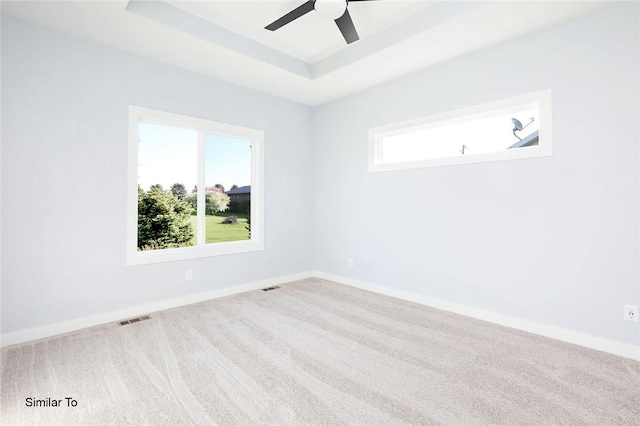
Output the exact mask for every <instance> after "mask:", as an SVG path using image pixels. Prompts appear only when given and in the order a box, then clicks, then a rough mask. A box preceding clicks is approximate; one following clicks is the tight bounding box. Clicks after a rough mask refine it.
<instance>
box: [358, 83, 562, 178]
mask: <svg viewBox="0 0 640 426" xmlns="http://www.w3.org/2000/svg"><path fill="white" fill-rule="evenodd" d="M532 107H538V108H539V111H540V129H539V144H538V145H536V146H529V147H524V148H518V149H508V150H504V151H498V152H491V153H481V154H470V155H459V156H452V157H443V158H433V159H426V160H417V161H405V162H396V163H383V158H382V145H383V139H384V138H385V137H390V136H397V135H402V134H406V133H411V132H416V131H421V130H426V129H429V128H437V127H443V126H449V125H453V124H457V123H464V122H467V121H472V120H477V119H482V118H489V117H493V116H496V115H500V114H507V113H510V112H517V111H518V110H525V109H529V108H532ZM551 125H552V124H551V90H543V91H539V92H533V93H528V94H526V95H521V96H515V97H512V98H508V99H502V100H499V101H494V102H488V103H485V104H482V105H476V106H472V107H467V108H461V109H457V110H454V111H449V112H445V113H440V114H435V115H430V116H427V117H421V118H417V119H413V120H407V121H402V122H398V123H393V124H388V125H385V126H379V127H373V128H370V129H369V172H386V171H393V170H404V169H416V168H428V167H440V166H451V165H457V164H473V163H484V162H490V161H506V160H516V159H524V158H536V157H546V156H551V155H552V140H551Z"/></svg>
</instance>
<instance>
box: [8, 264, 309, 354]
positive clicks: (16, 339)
mask: <svg viewBox="0 0 640 426" xmlns="http://www.w3.org/2000/svg"><path fill="white" fill-rule="evenodd" d="M311 276H312V274H311V272H299V273H297V274H291V275H284V276H281V277H276V278H270V279H266V280H260V281H253V282H249V283H245V284H239V285H235V286H231V287H225V288H220V289H216V290H211V291H206V292H202V293H195V294H190V295H186V296H181V297H176V298H174V299H166V300H160V301H157V302H153V303H147V304H144V305H138V306H132V307H130V308H125V309H119V310H117V311H111V312H104V313H102V314H97V315H91V316H88V317H82V318H76V319H72V320H69V321H62V322H57V323H54V324H48V325H43V326H40V327H34V328H29V329H26V330H19V331H14V332H13V333H6V334H2V335H0V347H6V346H10V345H16V344H19V343H25V342H31V341H34V340H40V339H45V338H49V337H53V336H57V335H59V334H63V333H69V332H72V331H77V330H81V329H83V328H87V327H93V326H96V325H102V324H107V323H110V322H116V321H118V320H121V319H126V318H132V317H138V316H140V315H145V314H148V313H153V312H157V311H162V310H165V309H171V308H177V307H180V306H184V305H190V304H193V303H198V302H203V301H207V300H212V299H218V298H220V297H226V296H231V295H233V294H238V293H244V292H247V291H253V290H258V289H261V288H265V287H271V286H274V285H281V284H285V283H288V282H291V281H297V280H302V279H305V278H310V277H311Z"/></svg>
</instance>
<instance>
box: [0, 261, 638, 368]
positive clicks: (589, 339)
mask: <svg viewBox="0 0 640 426" xmlns="http://www.w3.org/2000/svg"><path fill="white" fill-rule="evenodd" d="M312 277H315V278H321V279H325V280H329V281H333V282H335V283H338V284H343V285H348V286H350V287H355V288H359V289H362V290H367V291H371V292H374V293H378V294H383V295H385V296H390V297H395V298H397V299H402V300H407V301H410V302H414V303H419V304H421V305H425V306H430V307H432V308H436V309H440V310H443V311H448V312H454V313H457V314H460V315H465V316H468V317H471V318H476V319H480V320H483V321H488V322H491V323H494V324H499V325H503V326H505V327H509V328H514V329H516V330H522V331H527V332H529V333H533V334H537V335H540V336H544V337H549V338H551V339H556V340H560V341H563V342H568V343H572V344H575V345H579V346H584V347H586V348H590V349H595V350H598V351H602V352H607V353H610V354H613V355H618V356H622V357H625V358H630V359H633V360H636V361H640V345H639V346H635V345H630V344H626V343H621V342H616V341H615V340H609V339H605V338H602V337H596V336H592V335H589V334H585V333H579V332H576V331H571V330H566V329H563V328H559V327H554V326H550V325H546V324H540V323H537V322H534V321H529V320H524V319H521V318H516V317H512V316H509V315H503V314H499V313H496V312H491V311H485V310H482V309H478V308H474V307H471V306H466V305H460V304H457V303H452V302H448V301H445V300H440V299H434V298H431V297H427V296H422V295H419V294H416V293H411V292H407V291H402V290H396V289H393V288H390V287H386V286H382V285H377V284H371V283H368V282H364V281H360V280H355V279H352V278H347V277H342V276H339V275H334V274H330V273H326V272H321V271H306V272H300V273H297V274H291V275H285V276H281V277H276V278H270V279H266V280H261V281H254V282H250V283H245V284H240V285H235V286H231V287H226V288H221V289H216V290H212V291H208V292H203V293H196V294H191V295H187V296H182V297H177V298H175V299H168V300H161V301H158V302H153V303H148V304H145V305H139V306H133V307H130V308H125V309H120V310H117V311H111V312H105V313H102V314H98V315H92V316H89V317H83V318H77V319H73V320H69V321H63V322H58V323H54V324H49V325H44V326H41V327H34V328H30V329H26V330H19V331H15V332H13V333H7V334H3V335H0V347H5V346H10V345H16V344H20V343H26V342H31V341H34V340H40V339H45V338H49V337H53V336H56V335H59V334H63V333H69V332H72V331H77V330H81V329H83V328H87V327H93V326H96V325H101V324H106V323H110V322H115V321H118V320H120V319H126V318H131V317H137V316H140V315H144V314H148V313H153V312H157V311H161V310H165V309H171V308H177V307H179V306H184V305H190V304H192V303H198V302H203V301H206V300H212V299H217V298H220V297H225V296H231V295H233V294H238V293H244V292H247V291H253V290H257V289H261V288H265V287H271V286H274V285H282V284H286V283H288V282H291V281H297V280H302V279H305V278H312Z"/></svg>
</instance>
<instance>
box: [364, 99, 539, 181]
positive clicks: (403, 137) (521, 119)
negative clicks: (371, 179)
mask: <svg viewBox="0 0 640 426" xmlns="http://www.w3.org/2000/svg"><path fill="white" fill-rule="evenodd" d="M512 119H516V120H517V121H516V120H512ZM369 144H370V145H369V146H370V155H369V171H386V170H395V169H405V168H418V167H433V166H442V165H452V164H465V163H477V162H485V161H498V160H508V159H516V158H531V157H539V156H546V155H551V94H550V91H544V92H537V93H532V94H528V95H524V96H519V97H515V98H511V99H506V100H502V101H497V102H492V103H488V104H484V105H479V106H475V107H471V108H465V109H462V110H458V111H453V112H449V113H444V114H438V115H434V116H430V117H425V118H421V119H418V120H413V121H409V122H403V123H396V124H391V125H388V126H383V127H378V128H374V129H371V130H370V132H369Z"/></svg>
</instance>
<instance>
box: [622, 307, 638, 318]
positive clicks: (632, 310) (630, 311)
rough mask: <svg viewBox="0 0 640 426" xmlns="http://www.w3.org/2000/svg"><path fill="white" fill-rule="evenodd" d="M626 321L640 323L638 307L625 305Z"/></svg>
mask: <svg viewBox="0 0 640 426" xmlns="http://www.w3.org/2000/svg"><path fill="white" fill-rule="evenodd" d="M624 319H625V321H633V322H638V307H637V306H631V305H624Z"/></svg>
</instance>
